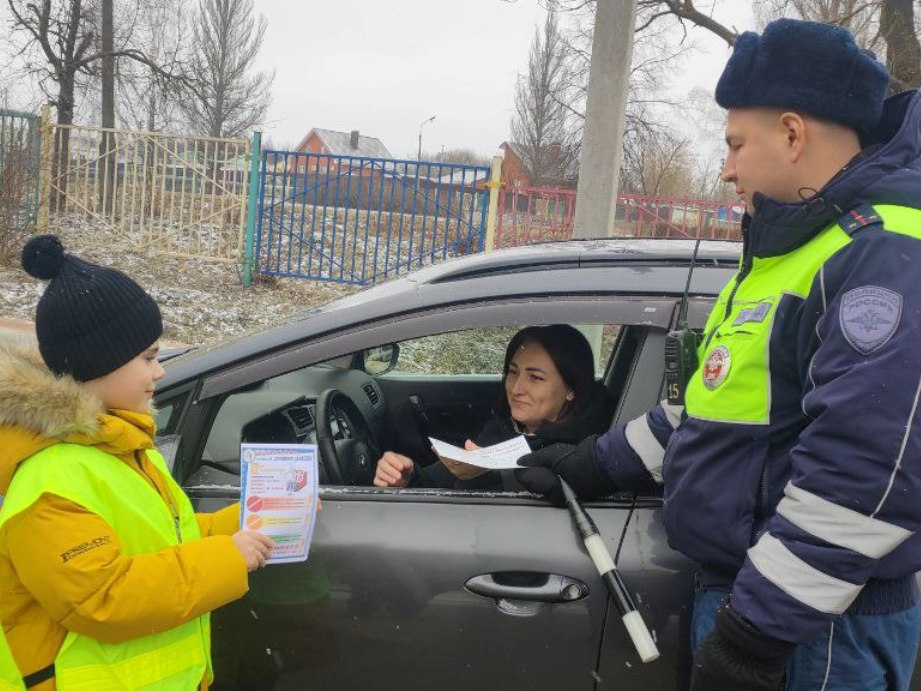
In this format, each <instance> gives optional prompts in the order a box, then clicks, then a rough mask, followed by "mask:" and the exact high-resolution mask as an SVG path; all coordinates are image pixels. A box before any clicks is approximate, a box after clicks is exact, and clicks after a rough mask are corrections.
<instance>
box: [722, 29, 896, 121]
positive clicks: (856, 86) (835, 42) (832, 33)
mask: <svg viewBox="0 0 921 691" xmlns="http://www.w3.org/2000/svg"><path fill="white" fill-rule="evenodd" d="M888 86H889V72H888V70H887V69H886V67H885V65H883V64H882V63H880V62H879V61H878V60H877V59H876V58H875V57H874V56H873V54H872V53H871V52H869V51H867V50H863V49H861V48H860V47H859V46H858V45H857V43H856V42H855V41H854V37H853V36H852V35H851V33H850V32H849V31H847V30H846V29H843V28H841V27H839V26H833V25H831V24H820V23H818V22H807V21H802V20H797V19H778V20H776V21H773V22H771V23H770V24H768V25H767V26H766V27H765V29H764V33H763V34H761V35H760V36H759V35H758V34H756V33H754V32H751V31H746V32H745V33H742V34H740V35H739V36H738V37H737V38H736V40H735V44H734V45H733V50H732V56H731V57H730V58H729V62H728V63H726V67H725V69H724V70H723V74H722V76H721V77H720V80H719V83H718V84H717V85H716V102H717V103H718V104H719V105H720V106H722V107H723V108H727V109H728V108H746V107H753V106H765V107H772V108H783V109H789V110H798V111H802V112H804V113H808V114H810V115H814V116H815V117H819V118H822V119H824V120H830V121H831V122H836V123H839V124H842V125H845V126H847V127H850V128H851V129H854V130H856V131H857V132H860V133H868V132H870V131H872V130H873V128H875V127H876V125H877V124H878V123H879V120H880V117H881V116H882V112H883V101H884V100H885V98H886V89H887V87H888Z"/></svg>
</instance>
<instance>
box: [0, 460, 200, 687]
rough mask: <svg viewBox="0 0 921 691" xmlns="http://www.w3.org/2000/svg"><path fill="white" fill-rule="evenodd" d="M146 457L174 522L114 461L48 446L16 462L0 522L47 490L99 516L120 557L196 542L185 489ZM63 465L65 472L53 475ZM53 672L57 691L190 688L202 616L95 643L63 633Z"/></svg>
mask: <svg viewBox="0 0 921 691" xmlns="http://www.w3.org/2000/svg"><path fill="white" fill-rule="evenodd" d="M147 455H148V458H149V459H150V460H151V462H152V463H153V464H154V465H155V466H156V468H157V470H159V471H160V474H161V475H162V477H163V479H164V482H165V483H166V486H167V490H168V492H169V494H170V495H171V497H172V501H173V505H174V508H175V510H176V513H177V517H176V518H175V519H174V517H173V515H172V512H171V511H170V509H169V507H167V505H166V504H165V503H164V501H163V498H162V497H161V496H160V495H159V494H158V493H157V491H156V490H155V489H154V488H153V486H152V485H151V484H150V483H148V482H147V481H146V480H145V479H144V478H143V477H142V476H141V475H140V474H139V473H137V472H135V471H134V470H132V469H131V468H130V467H128V466H127V465H126V464H125V463H124V462H122V461H121V460H119V459H118V458H116V457H114V456H112V455H110V454H107V453H105V452H103V451H100V450H99V449H96V448H93V447H89V446H83V445H77V444H56V445H54V446H51V447H49V448H47V449H45V450H43V451H40V452H39V453H37V454H35V455H34V456H32V457H30V458H29V459H27V460H26V461H24V462H23V463H22V464H20V466H19V468H18V469H17V471H16V474H15V475H14V477H13V481H12V483H11V485H10V489H9V492H8V493H7V495H6V498H5V502H4V504H3V507H2V509H0V524H2V523H3V522H4V521H7V520H9V519H10V518H12V517H13V516H15V515H16V514H17V513H19V512H21V511H23V510H25V509H27V508H28V507H29V506H31V505H32V504H33V503H34V502H35V501H36V500H37V499H38V498H39V497H40V496H41V495H42V494H43V493H46V492H48V493H52V494H56V495H58V496H60V497H63V498H65V499H68V500H70V501H73V502H75V503H77V504H79V505H81V506H84V507H86V508H87V509H89V510H90V511H92V512H94V513H96V514H98V515H99V516H101V517H102V518H103V519H105V520H106V522H108V523H109V525H111V526H112V529H113V530H114V531H115V533H116V534H117V535H118V539H119V542H120V543H121V548H122V552H123V554H125V555H126V556H131V555H136V554H148V553H152V552H156V551H159V550H162V549H166V548H168V547H170V546H174V545H177V544H179V543H180V542H182V541H185V540H195V539H198V538H199V537H200V536H201V535H200V531H199V528H198V522H197V521H196V519H195V514H194V512H193V510H192V505H191V503H190V502H189V500H188V498H187V497H186V495H185V493H184V492H183V491H182V490H181V489H180V488H179V486H178V485H177V484H176V483H175V481H174V480H173V479H172V477H171V475H170V473H169V470H168V469H167V467H166V464H165V463H164V461H163V458H162V457H161V456H160V454H159V453H157V452H156V451H154V450H148V451H147ZM64 467H66V468H67V472H66V473H65V472H61V469H62V468H64ZM167 587H168V584H167ZM55 670H56V683H57V688H58V689H60V690H61V691H71V690H72V689H87V690H90V689H93V690H100V689H103V690H104V689H135V688H145V689H163V690H164V691H166V690H167V689H168V690H174V689H176V690H182V689H185V690H191V689H196V688H198V687H199V685H200V683H201V680H202V679H203V678H205V677H207V678H208V680H209V681H210V680H211V678H212V674H211V656H210V625H209V618H208V615H204V616H202V617H199V618H197V619H193V620H191V621H189V622H187V623H185V624H182V625H180V626H177V627H175V628H173V629H171V630H169V631H163V632H159V633H152V634H150V635H148V636H142V637H139V638H135V639H133V640H130V641H126V642H124V643H103V642H102V641H98V640H96V639H93V638H90V637H88V636H82V635H79V634H76V633H74V632H68V634H67V636H66V638H65V639H64V643H63V645H62V646H61V650H60V651H59V652H58V655H57V657H56V658H55Z"/></svg>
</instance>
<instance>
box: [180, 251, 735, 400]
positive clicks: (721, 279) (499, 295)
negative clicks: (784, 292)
mask: <svg viewBox="0 0 921 691" xmlns="http://www.w3.org/2000/svg"><path fill="white" fill-rule="evenodd" d="M695 245H696V242H695V241H694V240H676V239H630V238H617V239H614V238H611V239H607V238H606V239H595V240H569V241H564V242H549V243H541V244H533V245H527V246H522V247H515V248H509V249H503V250H496V251H494V252H486V253H479V254H475V255H470V256H466V257H462V258H458V259H452V260H448V261H445V262H443V263H440V264H435V265H431V266H426V267H424V268H421V269H419V270H417V271H415V272H413V273H410V274H408V275H406V276H404V277H401V278H397V279H394V280H391V281H387V282H386V283H382V284H380V285H377V286H374V287H371V288H367V289H365V290H361V291H359V292H356V293H353V294H351V295H348V296H346V297H343V298H340V299H338V300H334V301H332V302H329V303H326V304H324V305H321V306H318V307H313V308H310V309H307V310H303V311H301V312H298V313H296V314H294V315H292V316H291V317H289V318H288V319H287V320H286V321H285V322H284V323H282V324H280V325H279V326H276V327H272V328H269V329H263V330H261V331H259V332H256V333H252V334H248V335H244V336H242V337H238V338H235V339H233V340H230V341H227V342H225V343H221V344H217V345H215V346H212V347H209V348H203V349H200V350H197V351H195V352H193V353H190V354H189V355H186V356H182V357H179V358H176V359H175V360H170V361H169V364H168V366H167V376H166V379H165V380H164V382H163V384H164V387H168V386H170V385H172V384H174V383H178V382H179V381H182V380H185V379H187V378H190V377H192V376H197V375H199V374H202V373H205V372H207V371H211V370H214V369H216V368H218V367H221V366H223V365H227V364H230V363H233V362H235V361H240V360H243V359H246V358H248V357H251V356H252V355H254V354H256V353H260V352H268V351H272V350H275V349H278V348H283V347H285V346H286V345H288V344H290V343H294V342H297V341H301V340H304V339H306V338H310V337H312V336H315V335H320V334H322V333H328V332H332V331H335V330H337V329H342V328H346V327H350V326H355V325H359V324H362V323H365V322H369V321H371V320H374V319H378V318H381V317H386V316H397V315H399V314H402V313H407V312H415V311H419V310H424V309H432V308H438V307H440V306H449V305H457V304H462V303H464V302H477V301H481V300H485V299H504V298H507V299H514V298H516V297H521V296H526V295H532V294H534V293H535V288H536V287H537V286H538V285H539V290H540V293H541V294H542V295H546V296H552V295H566V294H579V293H582V294H586V293H590V294H597V293H611V294H615V293H629V294H639V295H643V294H645V295H657V296H663V295H681V294H682V293H683V291H684V289H685V286H686V284H687V277H688V268H689V266H690V263H691V258H692V256H694V249H695ZM740 251H741V244H740V243H738V242H727V241H712V240H702V241H700V245H699V249H698V253H697V258H696V262H695V269H694V273H693V280H692V282H691V286H690V291H689V292H690V294H691V295H695V296H708V297H712V296H715V295H716V294H717V293H718V292H719V290H720V288H722V286H723V285H725V283H726V281H727V280H728V278H729V277H730V275H731V273H732V271H734V270H735V268H736V267H737V265H738V260H739V254H740ZM714 269H715V270H714Z"/></svg>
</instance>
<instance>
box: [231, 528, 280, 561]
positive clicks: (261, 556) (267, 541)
mask: <svg viewBox="0 0 921 691" xmlns="http://www.w3.org/2000/svg"><path fill="white" fill-rule="evenodd" d="M233 543H234V544H235V545H236V546H237V549H238V550H240V554H242V555H243V558H244V559H245V560H246V570H247V571H255V570H256V569H259V568H262V567H263V566H265V560H266V559H268V558H269V555H270V554H271V553H272V550H273V549H274V548H275V541H274V540H273V539H272V538H270V537H267V536H265V535H263V534H262V533H257V532H255V531H253V530H241V531H239V532H236V533H234V535H233Z"/></svg>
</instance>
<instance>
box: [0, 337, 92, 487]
mask: <svg viewBox="0 0 921 691" xmlns="http://www.w3.org/2000/svg"><path fill="white" fill-rule="evenodd" d="M101 412H102V404H101V403H100V401H99V399H98V398H96V397H95V396H94V395H93V394H92V393H90V392H89V391H88V390H87V389H86V388H84V387H83V386H81V385H80V384H78V383H77V382H76V381H75V380H74V379H73V378H71V377H67V376H65V377H56V376H55V375H54V374H52V372H51V370H49V369H48V368H47V367H46V366H45V363H44V361H43V360H42V357H41V354H40V353H39V352H38V343H37V342H36V340H35V339H34V338H33V337H31V336H23V335H19V334H5V333H0V494H3V493H5V492H6V491H7V490H8V489H9V486H10V482H11V481H12V479H13V473H15V472H16V467H17V466H18V465H19V464H20V463H21V462H22V461H24V460H25V459H27V458H29V457H30V456H32V455H33V454H35V453H38V452H39V451H41V450H42V449H44V448H45V447H47V446H51V445H52V444H54V443H55V442H57V441H60V440H62V439H64V438H65V437H67V436H68V435H72V434H74V433H77V434H89V435H92V434H94V433H95V432H96V431H97V430H98V428H99V415H100V413H101Z"/></svg>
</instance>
